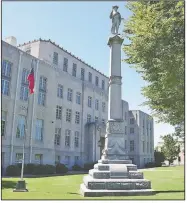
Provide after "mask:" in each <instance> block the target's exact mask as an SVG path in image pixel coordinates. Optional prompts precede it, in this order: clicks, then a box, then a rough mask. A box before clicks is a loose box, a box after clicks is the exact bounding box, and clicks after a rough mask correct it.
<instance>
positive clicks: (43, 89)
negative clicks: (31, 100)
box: [38, 76, 47, 106]
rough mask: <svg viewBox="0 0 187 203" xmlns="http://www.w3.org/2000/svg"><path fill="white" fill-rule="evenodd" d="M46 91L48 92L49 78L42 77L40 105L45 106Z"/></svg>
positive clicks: (40, 82)
mask: <svg viewBox="0 0 187 203" xmlns="http://www.w3.org/2000/svg"><path fill="white" fill-rule="evenodd" d="M46 90H47V78H45V77H43V76H40V81H39V96H38V104H39V105H42V106H45V99H46Z"/></svg>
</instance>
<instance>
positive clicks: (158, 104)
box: [123, 0, 185, 125]
mask: <svg viewBox="0 0 187 203" xmlns="http://www.w3.org/2000/svg"><path fill="white" fill-rule="evenodd" d="M127 8H128V9H129V10H130V11H131V12H132V16H131V17H130V18H129V19H128V20H127V21H126V22H125V24H124V26H125V29H124V33H125V37H126V38H127V39H128V40H129V42H130V44H128V45H124V47H123V50H124V52H125V54H126V56H127V58H126V59H125V60H124V61H125V62H127V63H129V64H133V66H132V67H135V68H136V71H137V72H139V73H141V75H142V77H143V79H144V80H145V81H146V82H147V83H148V85H147V86H146V87H144V88H143V89H142V93H143V95H144V96H145V98H146V99H147V101H146V102H145V103H144V105H148V106H149V107H150V108H151V109H152V110H153V112H152V113H153V115H154V116H156V117H157V118H158V119H159V121H160V122H167V123H170V124H171V125H177V124H180V123H182V122H183V121H184V76H185V74H184V44H185V43H184V1H164V0H161V1H159V2H152V1H136V2H128V3H127Z"/></svg>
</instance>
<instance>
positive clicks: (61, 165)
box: [56, 163, 68, 174]
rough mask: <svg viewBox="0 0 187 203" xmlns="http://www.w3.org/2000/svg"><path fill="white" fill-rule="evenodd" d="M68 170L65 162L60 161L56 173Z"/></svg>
mask: <svg viewBox="0 0 187 203" xmlns="http://www.w3.org/2000/svg"><path fill="white" fill-rule="evenodd" d="M67 172H68V168H67V167H66V166H65V165H64V164H60V163H58V164H57V165H56V173H57V174H61V173H67Z"/></svg>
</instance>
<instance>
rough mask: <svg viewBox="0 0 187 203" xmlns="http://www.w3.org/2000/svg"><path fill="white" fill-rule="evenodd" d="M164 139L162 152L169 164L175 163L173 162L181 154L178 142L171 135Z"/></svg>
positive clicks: (163, 137)
mask: <svg viewBox="0 0 187 203" xmlns="http://www.w3.org/2000/svg"><path fill="white" fill-rule="evenodd" d="M162 139H163V141H164V144H163V146H162V147H161V152H163V154H164V156H165V158H166V160H168V161H169V164H170V163H173V161H174V160H175V159H177V158H178V155H179V152H180V147H179V145H178V140H177V139H175V138H174V136H173V135H170V134H168V135H165V136H162Z"/></svg>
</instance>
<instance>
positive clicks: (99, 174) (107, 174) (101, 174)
mask: <svg viewBox="0 0 187 203" xmlns="http://www.w3.org/2000/svg"><path fill="white" fill-rule="evenodd" d="M89 175H91V176H92V177H93V178H96V179H109V178H112V179H115V178H116V179H119V178H120V179H123V178H129V173H128V172H125V171H124V172H111V171H99V170H97V169H91V170H89Z"/></svg>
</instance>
